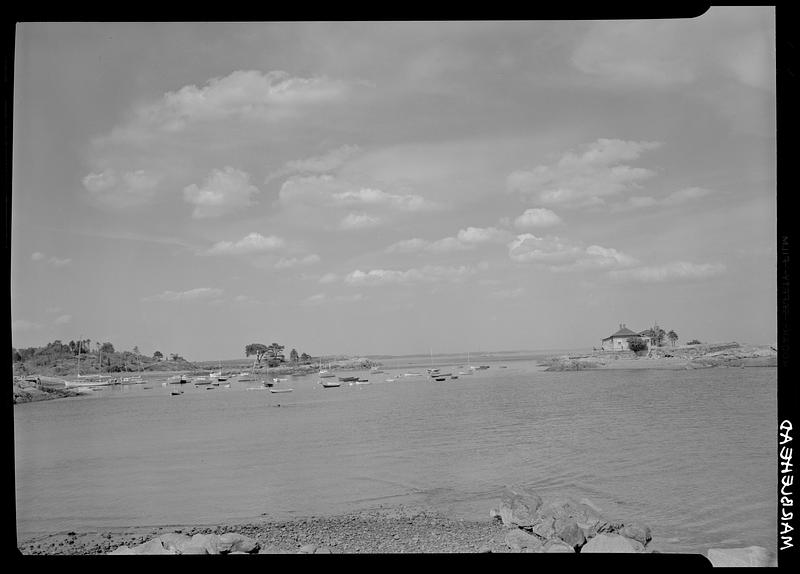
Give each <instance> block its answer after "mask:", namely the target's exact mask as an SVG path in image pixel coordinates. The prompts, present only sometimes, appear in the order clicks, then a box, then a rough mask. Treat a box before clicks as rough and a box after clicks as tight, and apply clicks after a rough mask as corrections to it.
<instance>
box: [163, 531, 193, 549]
mask: <svg viewBox="0 0 800 574" xmlns="http://www.w3.org/2000/svg"><path fill="white" fill-rule="evenodd" d="M153 540H159V541H160V542H161V544H162V545H163V546H164V548H166V549H167V550H179V546H182V545H186V544H187V543H188V542H190V541H191V540H192V538H191V536H187V535H186V534H182V533H180V532H167V533H165V534H162V535H160V536H158V537H156V538H154V539H153Z"/></svg>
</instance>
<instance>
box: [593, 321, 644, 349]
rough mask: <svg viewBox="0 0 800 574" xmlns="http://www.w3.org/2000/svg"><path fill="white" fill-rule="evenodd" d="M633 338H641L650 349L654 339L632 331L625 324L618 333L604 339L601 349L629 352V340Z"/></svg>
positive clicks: (622, 324) (621, 324) (621, 325)
mask: <svg viewBox="0 0 800 574" xmlns="http://www.w3.org/2000/svg"><path fill="white" fill-rule="evenodd" d="M643 332H644V331H643ZM631 337H639V338H640V339H642V340H643V341H644V342H645V343H647V348H648V349H649V348H650V343H651V342H652V339H651V338H650V337H649V336H648V335H643V334H642V333H637V332H635V331H631V330H630V329H628V328H627V327H626V326H625V324H624V323H620V326H619V330H618V331H617V332H616V333H613V334H611V335H609V336H608V337H606V338H605V339H603V341H602V343H601V345H600V348H601V349H603V350H604V351H627V350H628V349H629V346H628V339H630V338H631Z"/></svg>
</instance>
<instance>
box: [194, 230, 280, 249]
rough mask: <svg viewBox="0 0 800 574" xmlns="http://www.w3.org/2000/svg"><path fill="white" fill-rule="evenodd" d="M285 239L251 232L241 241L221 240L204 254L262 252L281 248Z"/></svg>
mask: <svg viewBox="0 0 800 574" xmlns="http://www.w3.org/2000/svg"><path fill="white" fill-rule="evenodd" d="M284 244H285V241H284V240H283V239H282V238H280V237H276V236H274V235H269V236H264V235H261V234H260V233H256V232H253V233H250V234H248V235H246V236H244V237H242V238H241V239H240V240H239V241H219V242H217V243H215V244H214V245H213V246H211V248H210V249H209V250H208V251H206V252H204V253H203V254H204V255H244V254H249V253H261V252H265V251H275V250H276V249H280V248H281V247H283V246H284Z"/></svg>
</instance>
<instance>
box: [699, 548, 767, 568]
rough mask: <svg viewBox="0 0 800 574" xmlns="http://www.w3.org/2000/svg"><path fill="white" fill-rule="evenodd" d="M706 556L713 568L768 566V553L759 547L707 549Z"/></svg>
mask: <svg viewBox="0 0 800 574" xmlns="http://www.w3.org/2000/svg"><path fill="white" fill-rule="evenodd" d="M706 556H708V559H709V561H710V562H711V564H712V565H714V566H715V567H742V566H745V567H746V566H754V567H765V566H767V565H768V564H769V552H767V549H766V548H763V547H761V546H748V547H747V548H709V550H708V553H707V554H706Z"/></svg>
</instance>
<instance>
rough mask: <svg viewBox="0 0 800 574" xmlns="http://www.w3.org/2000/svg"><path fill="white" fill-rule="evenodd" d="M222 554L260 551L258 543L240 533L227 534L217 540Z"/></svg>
mask: <svg viewBox="0 0 800 574" xmlns="http://www.w3.org/2000/svg"><path fill="white" fill-rule="evenodd" d="M217 548H218V549H219V551H220V553H222V554H225V553H233V552H247V553H250V552H254V551H257V550H258V542H256V541H255V540H253V539H252V538H250V537H248V536H245V535H244V534H239V533H238V532H226V533H225V534H221V535H220V536H219V538H218V539H217Z"/></svg>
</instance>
